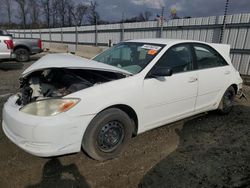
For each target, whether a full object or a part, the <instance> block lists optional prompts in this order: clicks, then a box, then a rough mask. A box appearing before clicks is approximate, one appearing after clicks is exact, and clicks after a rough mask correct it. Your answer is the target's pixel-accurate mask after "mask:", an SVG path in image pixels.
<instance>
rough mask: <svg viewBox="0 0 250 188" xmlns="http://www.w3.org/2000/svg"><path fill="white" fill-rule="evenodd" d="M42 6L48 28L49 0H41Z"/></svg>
mask: <svg viewBox="0 0 250 188" xmlns="http://www.w3.org/2000/svg"><path fill="white" fill-rule="evenodd" d="M41 3H42V7H43V13H44V16H45V19H46V25H47V27H48V28H50V26H51V23H50V16H51V0H41Z"/></svg>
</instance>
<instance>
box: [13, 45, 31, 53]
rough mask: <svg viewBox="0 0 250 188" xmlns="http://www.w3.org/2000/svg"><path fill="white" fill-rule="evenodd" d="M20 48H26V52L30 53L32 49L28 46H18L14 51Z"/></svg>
mask: <svg viewBox="0 0 250 188" xmlns="http://www.w3.org/2000/svg"><path fill="white" fill-rule="evenodd" d="M20 48H25V49H26V50H28V51H29V52H30V49H29V48H28V47H27V46H23V45H18V46H15V47H14V51H15V50H17V49H20Z"/></svg>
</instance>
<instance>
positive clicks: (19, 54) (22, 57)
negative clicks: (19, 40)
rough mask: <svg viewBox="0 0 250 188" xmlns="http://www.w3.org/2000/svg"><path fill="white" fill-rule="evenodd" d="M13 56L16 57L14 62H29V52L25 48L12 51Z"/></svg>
mask: <svg viewBox="0 0 250 188" xmlns="http://www.w3.org/2000/svg"><path fill="white" fill-rule="evenodd" d="M14 54H15V55H16V60H17V61H18V62H27V61H29V60H30V52H29V50H28V49H26V48H17V49H16V50H15V51H14Z"/></svg>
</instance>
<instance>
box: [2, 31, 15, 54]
mask: <svg viewBox="0 0 250 188" xmlns="http://www.w3.org/2000/svg"><path fill="white" fill-rule="evenodd" d="M13 48H14V45H13V40H12V37H11V36H10V35H6V34H5V33H3V32H0V59H10V58H13V53H12V52H13Z"/></svg>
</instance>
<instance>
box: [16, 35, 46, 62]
mask: <svg viewBox="0 0 250 188" xmlns="http://www.w3.org/2000/svg"><path fill="white" fill-rule="evenodd" d="M40 52H42V41H41V39H17V38H15V39H14V54H15V55H16V60H17V61H19V62H26V61H29V60H30V56H31V55H34V54H37V53H40Z"/></svg>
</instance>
